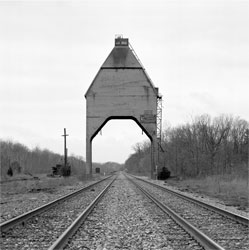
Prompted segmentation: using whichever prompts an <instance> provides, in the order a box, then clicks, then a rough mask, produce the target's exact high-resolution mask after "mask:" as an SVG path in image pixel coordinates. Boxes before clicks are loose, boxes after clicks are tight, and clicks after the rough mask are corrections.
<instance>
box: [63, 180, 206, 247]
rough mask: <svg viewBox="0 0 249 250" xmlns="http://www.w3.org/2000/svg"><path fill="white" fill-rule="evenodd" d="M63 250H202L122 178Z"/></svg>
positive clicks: (113, 185)
mask: <svg viewBox="0 0 249 250" xmlns="http://www.w3.org/2000/svg"><path fill="white" fill-rule="evenodd" d="M66 249H102V250H104V249H105V250H107V249H162V250H172V249H179V250H180V249H184V250H186V249H191V250H198V249H202V247H201V246H199V244H198V243H197V242H196V241H195V240H194V239H192V238H191V237H190V235H189V234H188V233H186V232H185V231H184V230H183V229H182V228H180V227H179V226H178V225H177V224H176V223H175V222H174V221H173V220H172V219H170V217H169V216H167V215H165V214H164V213H163V212H162V211H161V210H160V209H159V208H158V207H157V206H156V205H154V204H153V203H152V202H151V201H149V200H148V199H147V198H145V197H144V196H143V195H142V194H141V191H139V190H138V189H137V188H136V187H135V186H134V185H133V184H131V183H130V182H129V181H128V180H127V179H126V178H125V177H124V176H123V175H119V177H118V179H117V180H116V181H115V182H114V184H112V187H111V188H110V190H109V191H108V193H107V194H105V196H104V197H103V199H102V201H101V202H100V203H99V204H98V205H97V206H96V207H95V209H94V210H93V212H92V213H91V214H90V215H89V217H88V218H87V220H86V221H85V222H84V224H83V225H82V226H81V227H80V229H79V230H78V231H77V233H76V234H75V235H74V236H73V238H72V239H71V240H70V243H69V244H68V246H67V248H66Z"/></svg>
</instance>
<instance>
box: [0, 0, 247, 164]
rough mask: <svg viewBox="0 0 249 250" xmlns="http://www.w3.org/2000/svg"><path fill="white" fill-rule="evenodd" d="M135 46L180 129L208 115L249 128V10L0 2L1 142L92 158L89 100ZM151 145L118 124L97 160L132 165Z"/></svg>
mask: <svg viewBox="0 0 249 250" xmlns="http://www.w3.org/2000/svg"><path fill="white" fill-rule="evenodd" d="M116 34H123V36H124V37H127V38H129V41H130V43H131V44H132V46H133V48H134V50H135V51H136V54H137V55H138V57H139V58H140V60H141V61H142V63H143V65H144V66H145V68H146V70H147V72H148V74H149V75H150V77H151V79H152V81H153V83H154V84H155V85H156V86H157V87H159V90H160V93H161V94H162V95H163V98H164V110H163V121H164V122H167V123H170V124H171V125H172V126H175V125H177V124H181V123H185V122H187V121H189V120H190V117H191V116H195V115H199V114H203V113H208V114H210V115H212V116H216V115H219V114H221V113H227V114H233V115H236V116H237V115H238V116H240V117H241V118H244V119H246V120H249V105H248V103H249V101H248V93H249V3H248V1H242V0H234V1H229V0H224V1H221V0H213V1H212V0H192V1H190V0H182V1H179V0H174V1H173V0H171V1H169V0H161V1H159V0H141V1H139V0H131V1H129V0H125V1H124V0H123V1H119V0H112V1H111V0H110V1H105V0H103V1H100V0H99V1H96V0H89V1H86V0H81V1H34V0H33V1H1V0H0V138H2V139H6V138H8V139H10V138H11V139H13V140H16V141H19V142H21V143H23V144H25V145H27V146H29V147H31V148H32V147H35V146H37V145H38V146H40V147H41V148H48V149H50V150H52V151H54V152H58V153H61V154H63V138H62V137H61V134H62V133H63V128H64V127H66V128H67V131H68V134H69V135H70V136H69V137H68V148H69V153H74V154H76V155H81V156H83V157H85V122H86V119H85V108H86V101H85V98H84V94H85V92H86V90H87V89H88V87H89V85H90V84H91V82H92V80H93V78H94V77H95V75H96V73H97V71H98V70H99V68H100V66H101V65H102V63H103V62H104V60H105V59H106V58H107V56H108V54H109V53H110V51H111V50H112V48H113V47H114V38H115V35H116ZM144 139H146V136H145V135H142V134H141V130H140V128H139V127H138V126H137V125H136V124H135V123H134V122H133V121H110V122H108V123H107V125H106V126H105V127H104V128H103V130H102V136H100V135H98V136H97V137H96V138H95V139H94V141H93V160H94V161H99V162H105V161H109V160H111V161H117V162H121V163H122V162H124V161H125V159H126V158H127V157H128V155H129V154H130V153H132V149H131V147H132V145H134V144H135V143H136V142H139V141H142V140H144Z"/></svg>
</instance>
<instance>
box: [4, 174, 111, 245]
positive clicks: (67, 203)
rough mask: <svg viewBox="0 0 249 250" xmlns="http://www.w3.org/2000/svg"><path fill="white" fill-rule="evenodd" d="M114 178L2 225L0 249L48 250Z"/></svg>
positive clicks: (106, 179)
mask: <svg viewBox="0 0 249 250" xmlns="http://www.w3.org/2000/svg"><path fill="white" fill-rule="evenodd" d="M112 179H113V178H112V177H111V176H110V177H107V178H105V179H102V180H100V181H98V182H95V183H93V184H91V185H89V186H87V187H84V188H82V189H79V190H77V191H75V192H72V193H70V194H68V195H65V196H63V197H61V198H59V199H56V200H54V201H52V202H50V203H48V204H45V205H43V206H41V207H38V208H36V209H34V210H32V211H29V212H27V213H25V214H22V215H20V216H17V217H15V218H13V219H11V220H8V221H5V222H3V223H2V224H0V230H1V241H0V249H47V248H48V247H49V246H50V245H51V244H52V242H53V241H54V240H55V239H56V238H57V237H59V235H60V234H61V233H62V232H63V231H64V230H65V228H66V227H68V226H69V225H70V224H71V222H72V221H73V220H74V219H75V218H76V217H77V216H78V215H79V213H81V212H82V210H83V209H85V208H86V207H87V206H88V205H89V204H90V203H91V202H92V200H93V199H94V198H95V197H97V196H98V195H99V193H100V192H101V191H102V190H103V188H104V187H105V186H106V185H107V184H108V185H109V184H110V183H111V181H113V180H112ZM82 194H84V195H82Z"/></svg>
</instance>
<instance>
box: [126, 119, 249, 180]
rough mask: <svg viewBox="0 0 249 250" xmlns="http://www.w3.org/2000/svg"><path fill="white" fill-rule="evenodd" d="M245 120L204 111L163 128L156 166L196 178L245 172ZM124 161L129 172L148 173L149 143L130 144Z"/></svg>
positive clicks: (247, 125)
mask: <svg viewBox="0 0 249 250" xmlns="http://www.w3.org/2000/svg"><path fill="white" fill-rule="evenodd" d="M248 138H249V123H248V122H247V121H246V120H244V119H241V118H239V117H233V116H230V115H220V116H218V117H214V118H212V117H211V116H210V115H208V114H204V115H201V116H197V117H195V118H194V119H192V121H191V122H190V123H186V124H183V125H180V126H177V127H167V128H166V129H164V131H163V133H162V141H161V147H160V148H161V149H162V150H161V152H160V154H159V157H158V159H159V163H158V165H159V167H160V168H161V167H167V168H168V169H169V170H170V171H171V173H172V174H173V175H177V176H183V177H197V176H207V175H224V174H233V173H241V175H243V174H246V176H247V174H248V153H249V152H248V150H249V147H248V140H249V139H248ZM134 151H135V152H134V153H133V154H132V155H130V157H129V158H128V159H127V160H126V162H125V168H127V169H128V170H129V171H130V172H137V173H141V172H143V173H149V172H150V143H149V142H143V143H138V144H136V145H135V146H134Z"/></svg>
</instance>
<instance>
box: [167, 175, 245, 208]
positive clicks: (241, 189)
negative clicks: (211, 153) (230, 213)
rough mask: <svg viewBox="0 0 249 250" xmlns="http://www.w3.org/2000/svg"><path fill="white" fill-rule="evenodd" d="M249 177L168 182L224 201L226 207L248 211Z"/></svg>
mask: <svg viewBox="0 0 249 250" xmlns="http://www.w3.org/2000/svg"><path fill="white" fill-rule="evenodd" d="M246 177H247V176H244V177H241V176H234V175H223V176H221V175H215V176H207V177H205V178H198V179H185V180H182V181H175V180H168V181H167V182H168V183H170V184H172V185H176V186H178V187H179V188H180V189H182V190H187V191H191V190H192V191H194V192H197V193H200V194H206V195H208V196H211V197H215V198H218V199H220V200H222V201H223V202H224V203H225V204H226V205H230V206H236V207H238V208H239V209H242V210H248V194H249V193H248V188H249V186H248V178H246Z"/></svg>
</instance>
